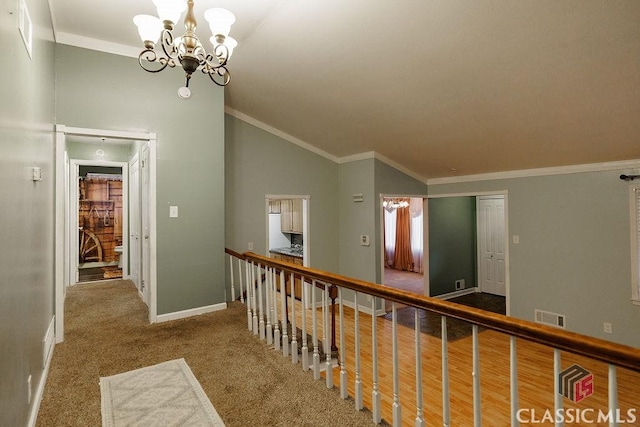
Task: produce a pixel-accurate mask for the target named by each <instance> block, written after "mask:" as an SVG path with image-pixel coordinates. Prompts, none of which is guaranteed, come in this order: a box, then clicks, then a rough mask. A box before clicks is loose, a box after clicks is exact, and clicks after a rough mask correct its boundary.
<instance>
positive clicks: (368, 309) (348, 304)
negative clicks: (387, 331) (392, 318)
mask: <svg viewBox="0 0 640 427" xmlns="http://www.w3.org/2000/svg"><path fill="white" fill-rule="evenodd" d="M342 303H343V304H344V305H345V306H346V307H349V308H352V309H354V310H355V308H356V305H355V304H354V303H353V302H352V301H342ZM336 304H338V300H336ZM358 305H359V306H360V310H359V311H360V313H365V314H368V315H371V304H369V306H366V305H362V304H358ZM386 314H387V312H386V310H385V309H384V307H382V308H377V309H376V316H384V315H386Z"/></svg>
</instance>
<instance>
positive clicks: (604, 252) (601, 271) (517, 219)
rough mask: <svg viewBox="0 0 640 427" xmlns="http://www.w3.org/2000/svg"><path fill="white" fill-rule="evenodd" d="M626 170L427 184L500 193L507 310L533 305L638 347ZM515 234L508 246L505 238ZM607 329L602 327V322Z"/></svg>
mask: <svg viewBox="0 0 640 427" xmlns="http://www.w3.org/2000/svg"><path fill="white" fill-rule="evenodd" d="M622 173H629V171H628V170H618V171H608V172H589V173H575V174H565V175H553V176H539V177H529V178H514V179H502V180H494V181H478V182H468V183H458V184H446V185H430V186H429V193H430V194H453V193H468V192H497V191H501V190H508V195H507V198H506V200H507V212H508V227H509V239H508V240H509V262H510V269H509V274H510V282H511V284H510V306H511V315H512V316H515V317H518V318H522V319H527V320H533V316H534V309H536V308H539V309H542V310H548V311H551V312H554V313H560V314H564V315H566V316H567V317H566V322H567V329H569V330H571V331H574V332H579V333H582V334H586V335H591V336H595V337H599V338H603V339H607V340H611V341H615V342H620V343H624V344H627V345H631V346H634V347H640V334H639V333H638V328H637V325H638V324H640V307H638V306H635V305H633V304H632V303H631V301H630V299H631V257H630V255H629V251H630V237H629V233H630V219H629V211H630V209H629V184H628V183H626V182H623V181H621V180H620V179H619V175H620V174H622ZM514 235H517V236H519V238H520V243H519V244H513V236H514ZM604 322H609V323H612V325H613V333H612V334H605V333H604V332H603V323H604Z"/></svg>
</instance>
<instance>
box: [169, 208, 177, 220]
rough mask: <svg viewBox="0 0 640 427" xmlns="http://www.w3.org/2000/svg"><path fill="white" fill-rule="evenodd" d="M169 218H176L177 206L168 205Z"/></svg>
mask: <svg viewBox="0 0 640 427" xmlns="http://www.w3.org/2000/svg"><path fill="white" fill-rule="evenodd" d="M169 218H178V207H177V206H169Z"/></svg>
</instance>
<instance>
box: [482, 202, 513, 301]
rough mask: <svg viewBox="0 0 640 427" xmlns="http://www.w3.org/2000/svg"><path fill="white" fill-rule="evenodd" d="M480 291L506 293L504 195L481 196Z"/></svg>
mask: <svg viewBox="0 0 640 427" xmlns="http://www.w3.org/2000/svg"><path fill="white" fill-rule="evenodd" d="M477 202H478V204H477V210H478V257H479V259H480V262H479V263H478V265H479V272H478V273H479V278H480V280H479V285H480V291H481V292H486V293H490V294H495V295H502V296H505V294H506V285H505V242H504V238H505V236H504V230H505V226H504V223H505V215H504V196H490V197H478V199H477Z"/></svg>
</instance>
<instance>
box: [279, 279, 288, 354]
mask: <svg viewBox="0 0 640 427" xmlns="http://www.w3.org/2000/svg"><path fill="white" fill-rule="evenodd" d="M280 303H281V307H282V355H283V356H284V357H289V324H288V323H287V285H286V284H285V282H284V270H280Z"/></svg>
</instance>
